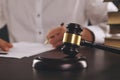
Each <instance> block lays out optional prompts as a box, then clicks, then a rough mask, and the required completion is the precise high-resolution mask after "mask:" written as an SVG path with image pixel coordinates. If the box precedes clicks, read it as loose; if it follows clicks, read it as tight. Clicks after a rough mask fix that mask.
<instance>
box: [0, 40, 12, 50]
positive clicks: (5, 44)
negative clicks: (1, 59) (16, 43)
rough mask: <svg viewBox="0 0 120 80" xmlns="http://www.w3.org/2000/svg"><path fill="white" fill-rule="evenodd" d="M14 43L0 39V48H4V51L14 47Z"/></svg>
mask: <svg viewBox="0 0 120 80" xmlns="http://www.w3.org/2000/svg"><path fill="white" fill-rule="evenodd" d="M12 47H13V45H12V44H10V43H8V42H6V41H4V40H2V39H0V48H1V49H2V50H3V51H9V49H10V48H12Z"/></svg>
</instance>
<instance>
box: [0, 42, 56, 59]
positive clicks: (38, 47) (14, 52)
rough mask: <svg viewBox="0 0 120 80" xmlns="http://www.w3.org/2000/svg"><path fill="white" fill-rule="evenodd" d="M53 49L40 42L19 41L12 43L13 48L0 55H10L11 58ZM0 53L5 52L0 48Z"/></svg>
mask: <svg viewBox="0 0 120 80" xmlns="http://www.w3.org/2000/svg"><path fill="white" fill-rule="evenodd" d="M52 49H54V48H53V47H52V46H51V45H45V44H40V43H29V42H19V43H13V48H11V49H10V51H9V52H7V53H8V54H6V55H4V54H3V55H2V54H0V57H11V58H23V57H29V56H32V55H36V54H40V53H42V52H46V51H49V50H52ZM0 53H6V52H4V51H2V50H0Z"/></svg>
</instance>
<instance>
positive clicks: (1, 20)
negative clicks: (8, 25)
mask: <svg viewBox="0 0 120 80" xmlns="http://www.w3.org/2000/svg"><path fill="white" fill-rule="evenodd" d="M4 25H5V18H4V14H3V0H0V29H1V28H2V27H3V26H4Z"/></svg>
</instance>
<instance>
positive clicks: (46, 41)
mask: <svg viewBox="0 0 120 80" xmlns="http://www.w3.org/2000/svg"><path fill="white" fill-rule="evenodd" d="M60 26H61V27H62V26H64V23H63V22H62V23H61V24H60ZM48 43H49V39H47V40H45V42H44V44H48Z"/></svg>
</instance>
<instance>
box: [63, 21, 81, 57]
mask: <svg viewBox="0 0 120 80" xmlns="http://www.w3.org/2000/svg"><path fill="white" fill-rule="evenodd" d="M66 29H67V31H66V32H65V33H64V36H63V46H62V48H61V50H62V51H63V53H64V54H67V55H68V56H70V57H75V55H76V54H78V53H79V50H78V48H79V46H80V42H81V35H80V33H81V32H82V29H81V27H80V25H79V24H76V23H70V24H68V26H67V27H66Z"/></svg>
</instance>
